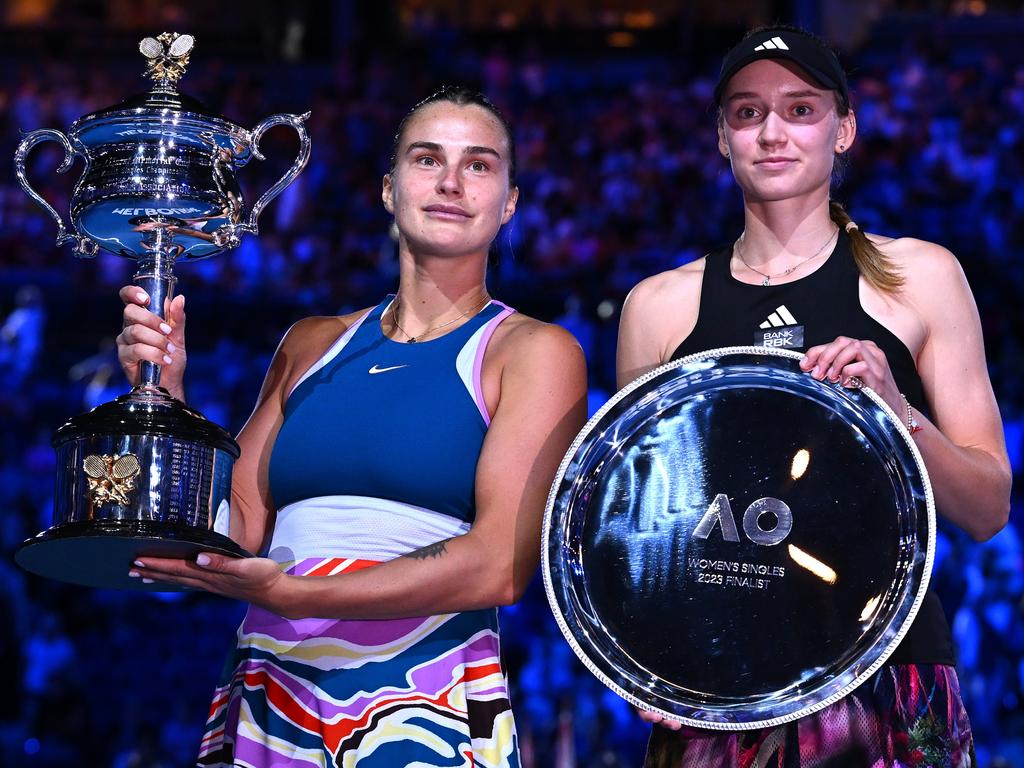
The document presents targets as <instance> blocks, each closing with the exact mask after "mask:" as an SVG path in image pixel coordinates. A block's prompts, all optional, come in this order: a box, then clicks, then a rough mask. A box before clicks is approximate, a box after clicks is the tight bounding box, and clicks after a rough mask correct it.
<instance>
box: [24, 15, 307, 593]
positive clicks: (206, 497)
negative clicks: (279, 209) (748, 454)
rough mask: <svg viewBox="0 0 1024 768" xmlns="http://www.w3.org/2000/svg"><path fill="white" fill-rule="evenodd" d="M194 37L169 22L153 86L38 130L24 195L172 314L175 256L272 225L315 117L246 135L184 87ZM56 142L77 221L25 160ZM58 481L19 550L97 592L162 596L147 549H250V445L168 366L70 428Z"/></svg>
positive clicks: (199, 254)
mask: <svg viewBox="0 0 1024 768" xmlns="http://www.w3.org/2000/svg"><path fill="white" fill-rule="evenodd" d="M194 45H195V39H194V38H193V37H192V36H191V35H178V34H174V33H163V34H161V35H160V36H158V37H156V38H152V37H149V38H146V39H144V40H143V41H142V42H141V43H140V45H139V49H140V51H141V53H142V54H143V55H144V56H145V57H146V60H147V72H146V74H147V76H148V77H150V78H151V79H152V80H153V81H154V86H153V88H152V89H151V90H150V91H149V92H147V93H144V94H141V95H138V96H134V97H132V98H129V99H127V100H125V101H123V102H121V103H119V104H116V105H114V106H112V107H109V108H107V109H103V110H100V111H98V112H95V113H92V114H89V115H86V116H84V117H81V118H79V119H78V120H76V121H75V122H74V123H73V124H72V125H71V127H70V128H69V130H68V131H67V133H63V132H61V131H57V130H51V129H43V130H37V131H32V132H30V133H28V134H26V135H25V136H24V137H23V138H22V140H21V143H20V144H19V145H18V149H17V152H16V154H15V172H16V175H17V177H18V181H19V183H20V184H21V186H22V188H23V189H24V190H25V192H26V193H27V194H28V195H29V197H31V198H32V199H33V200H34V201H35V202H36V203H38V204H39V205H40V206H41V207H42V208H43V209H44V210H45V211H46V212H47V213H48V214H49V215H50V217H51V218H53V220H54V221H55V222H56V224H57V245H62V244H64V243H68V242H70V243H72V244H73V246H74V252H75V255H76V256H79V257H94V256H95V255H96V254H97V252H98V251H99V250H101V249H102V250H105V251H109V252H110V253H113V254H116V255H118V256H122V257H125V258H131V259H135V260H136V261H137V262H138V272H137V273H136V274H135V276H134V278H133V280H134V282H135V284H136V285H138V286H139V287H141V288H142V289H143V290H144V291H146V293H147V294H148V295H149V297H150V304H149V308H150V310H151V311H153V312H154V313H155V314H156V315H158V316H160V317H163V316H164V312H165V303H169V302H170V299H171V298H172V296H173V290H174V283H175V277H174V274H173V269H174V265H175V263H176V262H178V261H194V260H197V259H202V258H207V257H209V256H212V255H214V254H216V253H219V252H220V251H223V250H226V249H229V248H233V247H235V246H236V245H238V243H239V241H240V238H241V236H242V235H243V234H246V233H248V234H252V235H256V234H258V226H257V221H258V218H259V215H260V213H261V212H262V211H263V209H264V207H266V205H267V204H268V203H269V202H270V201H271V200H273V199H274V198H275V197H276V196H277V195H278V194H280V192H281V191H282V190H283V189H284V188H285V187H287V186H288V185H289V184H291V182H292V181H294V180H295V178H296V177H297V176H298V174H299V173H300V172H301V171H302V169H303V168H304V167H305V165H306V161H307V160H308V159H309V150H310V142H309V136H308V134H307V132H306V128H305V121H306V119H307V118H308V117H309V114H308V113H306V114H304V115H292V114H278V115H273V116H271V117H268V118H266V119H265V120H263V121H262V122H260V123H259V124H258V125H257V126H256V127H254V128H253V129H252V130H246V129H244V128H241V127H240V126H238V125H235V124H234V123H231V122H229V121H228V120H226V119H225V118H223V117H220V116H219V115H215V114H213V113H211V112H209V111H208V110H207V109H206V108H205V107H204V106H203V105H202V104H201V103H200V102H199V101H197V100H195V99H193V98H191V97H189V96H186V95H183V94H180V93H178V91H177V87H176V86H177V81H178V80H179V79H180V78H181V76H182V75H183V74H184V72H185V67H186V66H187V64H188V59H189V56H190V54H191V52H192V49H193V47H194ZM276 125H287V126H290V127H292V128H293V129H294V130H295V131H296V132H297V133H298V135H299V144H300V147H299V152H298V155H297V157H296V158H295V161H294V162H293V163H292V166H291V167H290V168H289V169H288V170H287V171H286V172H285V174H284V175H283V176H282V177H281V178H280V179H279V180H278V181H277V182H276V183H275V184H274V185H273V186H272V187H271V188H270V189H268V190H267V191H266V192H264V193H263V195H262V196H261V197H260V198H259V199H258V200H257V201H256V203H255V204H254V205H253V206H252V208H251V209H250V211H249V213H248V216H245V215H244V202H243V196H242V192H241V189H240V187H239V185H238V182H237V181H236V178H235V174H236V171H237V170H238V169H239V168H241V167H243V166H244V165H245V164H246V163H247V162H248V161H249V160H250V159H251V158H253V157H255V158H257V159H259V160H262V159H264V158H263V155H262V154H261V153H260V151H259V142H260V138H261V137H262V135H263V134H264V132H265V131H267V130H268V129H270V128H272V127H274V126H276ZM46 141H55V142H57V143H59V144H61V145H62V146H63V148H64V153H65V157H64V162H63V164H62V165H61V166H60V168H58V172H60V173H63V172H65V171H67V170H68V169H69V168H70V167H71V165H72V164H73V162H74V160H75V158H78V157H80V158H82V159H83V160H84V162H85V170H84V171H83V173H82V175H81V177H80V178H79V180H78V182H77V183H76V185H75V187H74V191H73V193H72V197H71V205H70V221H71V226H70V227H66V226H65V224H64V220H63V219H62V217H61V216H60V214H58V213H57V211H56V210H55V209H54V208H53V206H52V205H50V204H49V203H48V202H47V201H46V200H45V199H43V197H42V196H41V195H39V194H38V193H37V192H36V191H35V190H34V189H33V188H32V187H31V185H30V184H29V182H28V179H27V176H26V159H27V157H28V155H29V153H30V152H31V151H32V149H33V148H34V147H35V146H36V145H38V144H40V143H42V142H46ZM53 445H54V448H55V449H56V451H57V466H58V471H57V479H56V491H55V494H54V518H53V525H52V526H51V527H50V528H48V529H47V530H45V531H43V532H41V533H39V534H38V535H36V536H35V537H33V538H31V539H29V540H27V541H25V542H24V543H23V544H22V545H21V547H20V548H19V549H18V551H17V553H16V554H15V560H16V561H17V563H18V564H19V565H20V566H22V567H23V568H25V569H26V570H28V571H30V572H32V573H36V574H38V575H41V576H46V577H49V578H53V579H58V580H61V581H68V582H73V583H77V584H84V585H88V586H94V587H113V588H130V589H143V590H149V591H162V590H174V589H177V588H176V587H174V586H171V585H164V584H142V583H141V579H130V578H128V571H129V569H130V567H131V563H132V561H133V560H135V559H136V558H138V557H145V556H151V557H193V556H194V555H195V554H197V553H198V552H200V551H214V552H219V553H222V554H227V555H233V556H236V557H251V554H250V553H248V552H246V551H245V550H244V549H242V548H241V547H240V546H238V545H237V544H236V543H235V542H233V541H232V540H231V539H230V538H228V536H227V535H226V533H227V527H228V525H227V524H228V508H229V502H230V495H231V470H232V467H233V465H234V462H235V460H236V459H237V458H238V456H239V448H238V444H237V443H235V441H234V440H233V439H232V438H231V436H230V435H229V434H228V433H227V432H226V431H225V430H224V429H223V428H221V427H219V426H218V425H216V424H214V423H212V422H210V421H208V420H207V419H206V418H204V417H203V416H202V414H200V413H198V412H197V411H195V410H193V409H191V408H189V407H187V406H186V405H185V404H183V403H182V402H180V401H178V400H176V399H175V398H173V397H171V396H170V394H169V393H168V392H167V390H166V389H164V388H162V387H161V386H160V368H159V366H157V365H154V364H152V363H148V362H146V363H143V365H142V377H141V381H140V383H139V385H138V386H136V387H134V388H133V389H132V390H131V391H130V392H129V393H127V394H125V395H122V396H121V397H118V398H117V399H115V400H114V401H112V402H109V403H104V404H103V405H100V406H98V407H97V408H95V409H93V410H92V411H90V412H89V413H84V414H79V415H78V416H74V417H72V418H71V419H69V420H68V421H67V422H66V423H65V424H64V425H63V426H61V427H60V428H59V429H58V430H57V431H56V433H55V435H54V438H53Z"/></svg>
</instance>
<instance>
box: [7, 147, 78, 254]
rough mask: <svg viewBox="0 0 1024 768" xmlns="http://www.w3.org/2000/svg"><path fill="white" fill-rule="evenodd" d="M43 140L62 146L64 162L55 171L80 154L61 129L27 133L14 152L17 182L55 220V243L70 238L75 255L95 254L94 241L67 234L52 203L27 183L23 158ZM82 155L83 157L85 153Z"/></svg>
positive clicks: (66, 240) (63, 241) (64, 169)
mask: <svg viewBox="0 0 1024 768" xmlns="http://www.w3.org/2000/svg"><path fill="white" fill-rule="evenodd" d="M44 141H56V142H58V143H59V144H61V145H63V147H64V162H63V163H61V166H60V168H58V169H57V173H64V172H65V171H67V169H68V168H70V167H71V164H72V163H73V162H74V161H75V155H78V154H81V153H79V152H76V151H75V148H74V147H72V146H71V141H70V140H69V139H68V137H67V136H65V135H64V134H63V133H62V132H61V131H55V130H53V129H50V128H43V129H41V130H38V131H32V132H31V133H27V134H25V136H24V137H23V138H22V140H21V142H20V143H19V144H18V150H17V152H15V153H14V173H15V175H16V176H17V177H18V183H19V184H21V188H22V189H24V190H25V193H26V194H27V195H28V196H29V197H31V198H32V199H33V200H35V201H36V203H37V204H38V205H39V206H40V207H41V208H42V209H43V210H44V211H46V212H47V213H48V214H50V217H51V218H52V219H53V220H54V221H55V222H57V245H63V244H64V243H66V242H68V241H69V240H70V241H72V242H73V243H74V244H75V255H76V256H95V255H96V249H97V245H96V243H95V242H94V241H93V240H90V239H89V238H88V237H83V236H81V235H74V234H69V233H68V230H67V227H65V226H64V220H63V219H62V218H61V217H60V214H59V213H57V211H56V210H55V209H54V207H53V206H52V205H50V204H49V203H48V202H46V200H44V199H43V196H42V195H40V194H39V193H38V192H36V191H35V190H34V189H32V185H30V184H29V183H28V177H27V176H26V175H25V159H26V158H27V157H28V154H29V152H31V151H32V149H33V148H34V147H35V146H36V144H41V143H42V142H44ZM82 156H83V157H85V155H82ZM85 161H86V163H88V162H89V159H88V158H85Z"/></svg>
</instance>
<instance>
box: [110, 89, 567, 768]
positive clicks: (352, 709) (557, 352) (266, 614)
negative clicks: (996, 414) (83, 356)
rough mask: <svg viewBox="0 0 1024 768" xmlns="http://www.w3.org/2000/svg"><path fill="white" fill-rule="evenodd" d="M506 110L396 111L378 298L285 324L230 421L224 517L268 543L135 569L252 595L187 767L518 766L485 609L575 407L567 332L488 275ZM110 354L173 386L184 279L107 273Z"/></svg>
mask: <svg viewBox="0 0 1024 768" xmlns="http://www.w3.org/2000/svg"><path fill="white" fill-rule="evenodd" d="M514 173H515V151H514V146H513V140H512V135H511V131H510V129H509V126H508V124H507V123H506V122H505V120H504V118H503V117H502V116H501V114H500V113H499V112H498V111H497V109H496V108H495V107H494V106H493V105H492V104H491V103H490V102H489V101H487V100H486V99H485V98H484V97H482V96H480V95H479V94H474V93H471V92H469V91H466V90H464V89H455V88H446V89H443V90H441V91H439V92H438V93H436V94H434V95H433V96H431V97H429V98H427V99H426V100H424V101H423V102H421V103H420V104H418V105H417V106H416V107H414V108H413V110H412V111H411V112H410V113H409V114H408V115H407V116H406V117H405V119H404V120H403V121H402V123H401V125H400V126H399V129H398V134H397V136H396V139H395V144H394V154H393V157H392V165H391V169H390V171H389V172H388V173H387V174H386V175H385V176H384V179H383V190H382V198H383V203H384V206H385V208H386V209H387V210H388V212H389V213H391V214H392V215H393V216H394V219H395V224H396V226H397V230H398V242H399V260H400V280H399V286H398V291H397V293H396V294H395V295H394V296H393V297H387V298H385V299H384V300H383V301H382V302H381V303H380V304H378V305H377V306H376V307H371V308H369V309H365V310H362V311H359V312H355V313H352V314H350V315H347V316H344V317H313V318H307V319H305V320H302V321H300V322H298V323H296V324H295V325H294V326H293V327H292V328H291V329H290V330H289V331H288V333H287V334H286V335H285V337H284V339H283V340H282V342H281V344H280V346H279V347H278V350H277V353H276V354H275V356H274V359H273V361H272V363H271V365H270V369H269V371H268V373H267V376H266V380H265V382H264V385H263V388H262V391H261V392H260V395H259V399H258V402H257V404H256V408H255V410H254V411H253V413H252V416H251V417H250V419H249V420H248V422H247V423H246V425H245V427H244V428H243V429H242V431H241V433H240V434H239V435H238V443H239V445H240V446H241V448H242V455H241V458H240V459H239V460H238V462H237V463H236V465H235V468H234V475H233V484H232V500H231V511H230V515H231V519H230V536H231V538H232V539H234V540H235V541H236V542H238V543H239V544H240V545H241V546H243V547H245V548H246V549H248V550H250V551H252V552H266V553H267V556H266V557H257V558H251V559H231V558H227V557H222V556H218V555H214V554H202V555H199V556H198V557H197V558H196V560H195V562H191V561H182V560H165V559H149V558H147V559H143V560H140V561H138V562H137V563H136V564H135V567H134V568H133V570H132V575H134V576H135V577H137V578H141V579H152V580H156V581H164V582H168V583H173V584H179V585H182V586H186V587H190V588H193V589H201V590H205V591H209V592H213V593H216V594H220V595H224V596H227V597H232V598H237V599H240V600H245V601H247V602H249V603H251V606H250V608H249V611H248V613H247V615H246V617H245V619H244V621H243V623H242V625H241V627H240V628H239V630H238V646H237V649H236V651H235V654H234V657H233V658H232V660H231V663H229V665H228V668H227V671H226V673H225V677H224V678H223V680H222V681H221V683H220V685H219V687H218V688H217V690H216V693H215V697H214V702H213V705H212V708H211V713H210V717H209V721H208V723H207V732H206V736H205V738H204V740H203V743H202V747H201V751H200V758H199V764H201V765H250V766H264V765H271V764H280V761H281V760H284V759H287V760H289V761H290V762H289V764H293V765H323V764H325V763H324V761H325V760H327V762H328V763H329V764H332V765H334V764H336V765H349V766H355V765H359V766H377V765H380V766H395V765H407V764H411V763H416V764H418V765H463V764H465V762H466V761H469V762H472V763H473V764H474V765H476V764H479V765H489V766H491V765H493V766H506V765H517V764H518V753H517V745H516V735H515V726H514V723H513V720H512V714H511V711H510V709H509V702H508V692H507V688H506V683H505V676H504V672H503V669H502V666H501V661H500V656H499V648H498V636H497V616H496V610H495V607H496V606H498V605H505V604H509V603H511V602H513V601H515V600H516V599H517V598H518V597H519V595H520V594H521V593H522V591H523V589H525V587H526V585H527V583H528V582H529V580H530V579H531V577H532V576H533V573H534V570H535V568H536V565H537V561H538V557H539V527H540V520H541V515H542V512H543V507H544V500H545V496H546V494H547V492H548V487H549V485H550V482H551V478H552V476H553V475H554V472H555V469H556V467H557V465H558V462H559V461H560V459H561V458H562V455H563V454H564V452H565V450H566V448H567V447H568V445H569V442H570V440H571V439H572V437H573V435H575V433H576V432H577V430H578V429H579V427H580V426H581V424H582V422H583V419H584V416H585V378H586V377H585V369H584V361H583V355H582V351H581V350H580V348H579V347H578V345H577V344H576V343H575V341H574V340H573V339H572V338H571V336H570V335H569V334H568V333H566V332H564V331H563V330H561V329H560V328H557V327H555V326H551V325H546V324H544V323H541V322H539V321H537V320H534V319H532V318H529V317H525V316H523V315H520V314H517V313H515V312H514V311H513V310H511V309H509V308H508V307H506V306H505V305H503V304H501V303H500V302H497V301H495V300H494V299H492V298H491V297H490V295H489V294H488V292H487V288H486V284H485V273H486V263H487V253H488V249H489V247H490V245H491V243H492V241H493V240H494V238H495V236H496V235H497V233H498V230H499V228H500V227H501V226H502V225H503V224H505V223H506V222H508V221H509V219H510V218H511V217H512V215H513V213H514V211H515V207H516V200H517V197H518V189H517V188H516V187H515V185H514ZM121 297H122V299H123V300H124V302H125V311H124V330H123V331H122V333H121V335H120V336H119V338H118V349H119V356H120V360H121V364H122V367H123V368H124V370H125V373H126V375H127V376H128V378H129V379H130V380H132V381H134V380H136V379H137V378H138V376H139V366H140V364H141V363H142V362H143V361H149V362H155V363H158V364H161V365H163V366H164V369H163V383H164V385H165V386H167V387H168V389H169V390H170V391H171V393H172V394H174V395H175V396H177V397H179V398H181V399H184V389H183V384H182V377H183V373H184V368H185V345H184V325H185V315H184V300H183V298H182V297H178V298H176V299H175V300H174V301H173V302H172V303H171V305H170V312H169V318H168V322H162V321H161V320H160V319H159V318H157V317H156V316H155V315H153V314H152V313H150V312H149V311H148V310H147V309H145V307H146V304H147V302H148V297H147V296H146V295H145V294H144V293H142V292H141V290H140V289H139V288H138V287H135V286H128V287H125V288H123V289H122V291H121Z"/></svg>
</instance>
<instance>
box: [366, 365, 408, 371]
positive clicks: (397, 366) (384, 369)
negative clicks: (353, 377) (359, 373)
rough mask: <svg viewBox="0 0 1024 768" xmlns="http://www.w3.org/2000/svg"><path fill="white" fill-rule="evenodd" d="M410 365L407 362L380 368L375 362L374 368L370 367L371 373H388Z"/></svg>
mask: <svg viewBox="0 0 1024 768" xmlns="http://www.w3.org/2000/svg"><path fill="white" fill-rule="evenodd" d="M408 367H409V364H408V363H406V364H405V365H392V366H390V367H388V368H378V367H377V365H376V364H374V366H373V368H371V369H370V373H387V372H388V371H397V370H398V369H399V368H408Z"/></svg>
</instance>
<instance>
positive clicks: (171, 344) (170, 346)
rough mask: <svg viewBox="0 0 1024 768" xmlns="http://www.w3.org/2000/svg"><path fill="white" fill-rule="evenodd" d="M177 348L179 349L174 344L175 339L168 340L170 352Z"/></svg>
mask: <svg viewBox="0 0 1024 768" xmlns="http://www.w3.org/2000/svg"><path fill="white" fill-rule="evenodd" d="M176 349H177V347H176V346H174V342H173V341H168V342H167V351H168V352H173V351H174V350H176Z"/></svg>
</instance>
